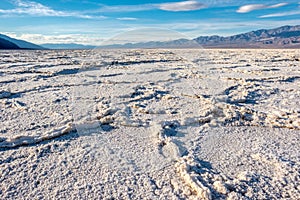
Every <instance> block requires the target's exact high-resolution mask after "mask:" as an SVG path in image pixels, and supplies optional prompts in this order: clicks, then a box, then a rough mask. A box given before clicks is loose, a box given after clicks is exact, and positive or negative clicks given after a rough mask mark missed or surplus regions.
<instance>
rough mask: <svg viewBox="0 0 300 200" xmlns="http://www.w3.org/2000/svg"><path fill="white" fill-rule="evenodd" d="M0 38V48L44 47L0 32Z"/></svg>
mask: <svg viewBox="0 0 300 200" xmlns="http://www.w3.org/2000/svg"><path fill="white" fill-rule="evenodd" d="M0 39H1V41H2V42H3V43H1V44H2V45H3V46H2V45H1V46H0V49H45V48H44V47H41V46H39V45H36V44H33V43H30V42H26V41H24V40H17V39H14V38H11V37H8V36H6V35H3V34H0Z"/></svg>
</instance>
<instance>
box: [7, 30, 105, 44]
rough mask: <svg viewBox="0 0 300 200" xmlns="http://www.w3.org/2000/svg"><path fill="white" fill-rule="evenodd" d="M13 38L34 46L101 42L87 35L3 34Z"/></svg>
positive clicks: (96, 37) (101, 40) (99, 39)
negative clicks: (34, 44)
mask: <svg viewBox="0 0 300 200" xmlns="http://www.w3.org/2000/svg"><path fill="white" fill-rule="evenodd" d="M3 34H5V35H8V36H10V37H13V38H18V39H21V40H26V41H30V42H33V43H36V44H45V43H78V44H101V43H102V42H103V39H102V38H99V35H87V34H64V35H43V34H28V33H26V34H24V33H23V34H16V33H12V32H5V33H3Z"/></svg>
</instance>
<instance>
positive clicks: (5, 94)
mask: <svg viewBox="0 0 300 200" xmlns="http://www.w3.org/2000/svg"><path fill="white" fill-rule="evenodd" d="M0 55H1V60H0V112H1V115H0V118H1V126H0V151H1V153H0V174H1V176H0V195H1V196H2V197H4V198H8V199H23V198H25V199H29V198H37V199H44V198H45V199H53V198H57V199H58V198H72V199H99V198H100V199H111V198H115V199H297V197H299V196H300V188H299V185H300V184H299V178H300V156H299V146H300V136H299V133H300V132H299V129H300V101H299V98H300V87H299V86H300V62H299V60H300V50H292V49H291V50H283V49H282V50H265V49H261V50H258V49H252V50H248V49H236V50H227V49H226V50H225V49H220V50H218V49H214V50H204V49H180V50H179V49H169V50H164V49H136V50H130V49H128V50H126V49H122V50H107V49H105V50H104V49H103V50H92V51H89V50H73V51H71V50H70V51H54V50H53V51H1V52H0Z"/></svg>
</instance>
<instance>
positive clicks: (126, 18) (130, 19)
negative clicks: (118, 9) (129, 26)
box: [117, 17, 138, 21]
mask: <svg viewBox="0 0 300 200" xmlns="http://www.w3.org/2000/svg"><path fill="white" fill-rule="evenodd" d="M117 20H121V21H136V20H138V18H135V17H119V18H117Z"/></svg>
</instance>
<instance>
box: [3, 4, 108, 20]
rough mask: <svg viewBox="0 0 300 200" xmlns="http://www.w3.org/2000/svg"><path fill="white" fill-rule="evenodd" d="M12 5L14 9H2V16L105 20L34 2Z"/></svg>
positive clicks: (100, 17)
mask: <svg viewBox="0 0 300 200" xmlns="http://www.w3.org/2000/svg"><path fill="white" fill-rule="evenodd" d="M11 3H12V4H14V5H15V6H16V8H13V9H7V10H4V9H0V14H3V15H8V16H10V15H30V16H46V17H76V18H83V19H103V18H106V17H104V16H91V15H85V14H81V13H79V12H68V11H59V10H54V9H52V8H50V7H47V6H45V5H43V4H41V3H37V2H34V1H22V0H12V1H11Z"/></svg>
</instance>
